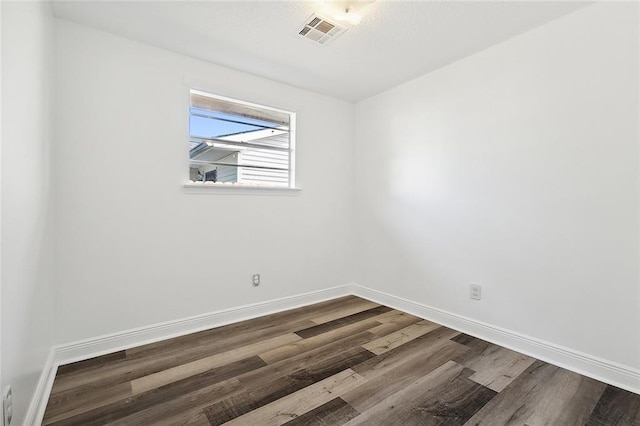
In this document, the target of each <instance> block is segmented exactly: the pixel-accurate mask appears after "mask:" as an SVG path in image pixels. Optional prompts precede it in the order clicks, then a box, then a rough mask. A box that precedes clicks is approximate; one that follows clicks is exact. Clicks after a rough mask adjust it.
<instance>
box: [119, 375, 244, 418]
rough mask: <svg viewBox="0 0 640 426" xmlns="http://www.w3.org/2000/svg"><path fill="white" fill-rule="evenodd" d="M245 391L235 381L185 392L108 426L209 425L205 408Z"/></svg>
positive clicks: (237, 381)
mask: <svg viewBox="0 0 640 426" xmlns="http://www.w3.org/2000/svg"><path fill="white" fill-rule="evenodd" d="M245 390H246V389H245V387H244V386H242V385H241V384H240V382H239V380H238V379H237V378H233V379H229V380H226V381H223V382H220V383H215V384H213V385H209V386H205V387H203V388H200V389H195V390H192V391H189V390H187V391H186V392H185V393H183V394H176V395H177V396H176V397H175V398H171V399H167V400H165V401H164V402H163V403H162V404H156V405H153V406H151V407H148V408H146V409H143V410H138V411H136V412H134V413H133V414H130V415H129V416H126V417H123V418H121V419H118V420H116V421H114V422H112V423H110V424H112V425H180V424H194V423H195V424H197V423H202V422H203V421H204V422H206V424H207V425H209V420H208V419H207V416H206V415H205V414H204V411H203V409H204V408H205V407H208V406H210V405H211V404H213V403H215V402H217V401H219V400H222V399H224V398H229V397H230V396H232V395H235V394H238V393H240V392H243V391H245Z"/></svg>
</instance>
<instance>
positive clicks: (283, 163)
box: [189, 90, 295, 187]
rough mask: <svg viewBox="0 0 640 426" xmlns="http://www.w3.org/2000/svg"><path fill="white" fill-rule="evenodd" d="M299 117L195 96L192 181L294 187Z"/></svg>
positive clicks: (191, 131) (201, 94)
mask: <svg viewBox="0 0 640 426" xmlns="http://www.w3.org/2000/svg"><path fill="white" fill-rule="evenodd" d="M294 124H295V114H293V113H291V112H288V111H282V110H278V109H274V108H269V107H263V106H260V105H255V104H250V103H247V102H241V101H235V100H232V99H228V98H223V97H218V96H215V95H211V94H208V93H205V92H201V91H196V90H192V91H191V107H190V110H189V134H190V138H189V179H190V181H191V182H193V183H196V182H201V183H209V184H239V185H252V186H276V187H293V186H294V173H293V137H292V133H293V129H292V127H293V126H294Z"/></svg>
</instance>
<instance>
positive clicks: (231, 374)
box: [52, 356, 265, 425]
mask: <svg viewBox="0 0 640 426" xmlns="http://www.w3.org/2000/svg"><path fill="white" fill-rule="evenodd" d="M264 365H265V363H264V361H262V360H261V359H260V358H259V357H257V356H255V357H252V358H247V359H244V360H242V361H238V362H235V363H233V364H229V365H225V366H224V367H221V368H217V369H214V370H210V371H207V372H205V373H202V374H198V375H196V376H191V377H188V378H187V379H183V380H180V381H177V382H174V383H171V384H169V385H167V386H163V387H160V388H157V389H153V390H151V391H148V392H144V393H141V394H137V395H134V396H132V397H129V398H126V399H122V400H120V401H117V402H114V403H111V404H106V405H103V406H101V407H99V408H96V409H93V410H90V411H87V412H84V413H82V414H79V415H76V416H73V417H70V418H68V419H64V420H61V421H58V422H54V423H52V424H53V425H103V424H106V423H110V422H115V421H118V420H119V419H122V418H124V417H127V416H130V415H131V414H134V413H136V412H138V411H143V410H146V409H147V408H150V407H153V406H154V405H158V404H163V403H166V402H167V401H169V400H171V399H173V398H175V397H177V396H179V395H182V394H185V393H189V392H193V391H195V390H198V389H202V388H203V387H206V386H210V385H213V384H215V383H220V382H224V381H226V380H229V379H232V378H235V376H237V375H239V374H242V373H243V372H246V371H250V370H255V369H256V368H260V367H262V366H264ZM233 383H238V384H236V385H235V386H239V382H238V381H237V379H234V382H233ZM232 386H233V385H232Z"/></svg>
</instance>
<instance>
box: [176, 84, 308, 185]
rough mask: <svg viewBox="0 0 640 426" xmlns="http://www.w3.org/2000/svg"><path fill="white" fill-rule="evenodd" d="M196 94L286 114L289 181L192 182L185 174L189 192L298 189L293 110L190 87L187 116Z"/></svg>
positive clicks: (189, 113)
mask: <svg viewBox="0 0 640 426" xmlns="http://www.w3.org/2000/svg"><path fill="white" fill-rule="evenodd" d="M192 94H196V95H199V96H205V97H209V98H212V99H216V100H220V101H223V102H230V103H234V104H237V105H241V106H247V107H250V108H254V109H258V110H264V111H272V112H276V113H280V114H286V115H288V116H289V173H288V174H289V182H288V185H287V186H274V185H268V184H247V183H217V182H216V183H214V182H194V181H191V180H190V176H187V180H186V183H185V184H184V185H183V186H184V188H185V189H188V190H189V192H192V193H202V192H209V191H211V190H216V189H221V190H223V192H226V193H231V192H235V191H233V190H239V191H238V193H257V194H263V193H264V194H267V193H284V192H297V191H300V188H298V187H296V113H295V112H293V111H289V110H285V109H282V108H274V107H272V106H267V105H262V104H257V103H254V102H248V101H244V100H240V99H236V98H231V97H227V96H221V95H218V94H215V93H212V92H210V91H207V90H201V89H196V88H193V87H192V88H190V89H189V91H188V95H189V106H188V116H187V117H189V116H190V115H191V95H192ZM187 127H188V128H187V133H188V137H187V150H186V157H187V167H186V169H187V170H189V161H190V158H189V149H188V146H189V144H188V141H189V139H190V138H191V129H190V128H189V125H188V124H187Z"/></svg>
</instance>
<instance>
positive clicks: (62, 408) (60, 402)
mask: <svg viewBox="0 0 640 426" xmlns="http://www.w3.org/2000/svg"><path fill="white" fill-rule="evenodd" d="M131 395H133V393H132V392H131V384H130V383H120V384H117V385H115V386H108V387H106V388H105V389H102V390H101V392H88V393H83V394H80V395H75V396H74V397H73V398H60V397H57V398H56V397H52V398H50V399H49V403H48V404H47V409H46V411H45V414H44V419H43V422H42V424H44V425H49V424H52V423H55V422H58V421H61V420H64V419H67V418H69V417H73V416H77V415H78V414H81V413H84V412H87V411H90V410H93V409H95V408H98V407H101V406H103V405H105V404H110V403H113V402H116V401H120V400H122V399H125V398H127V397H129V396H131Z"/></svg>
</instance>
